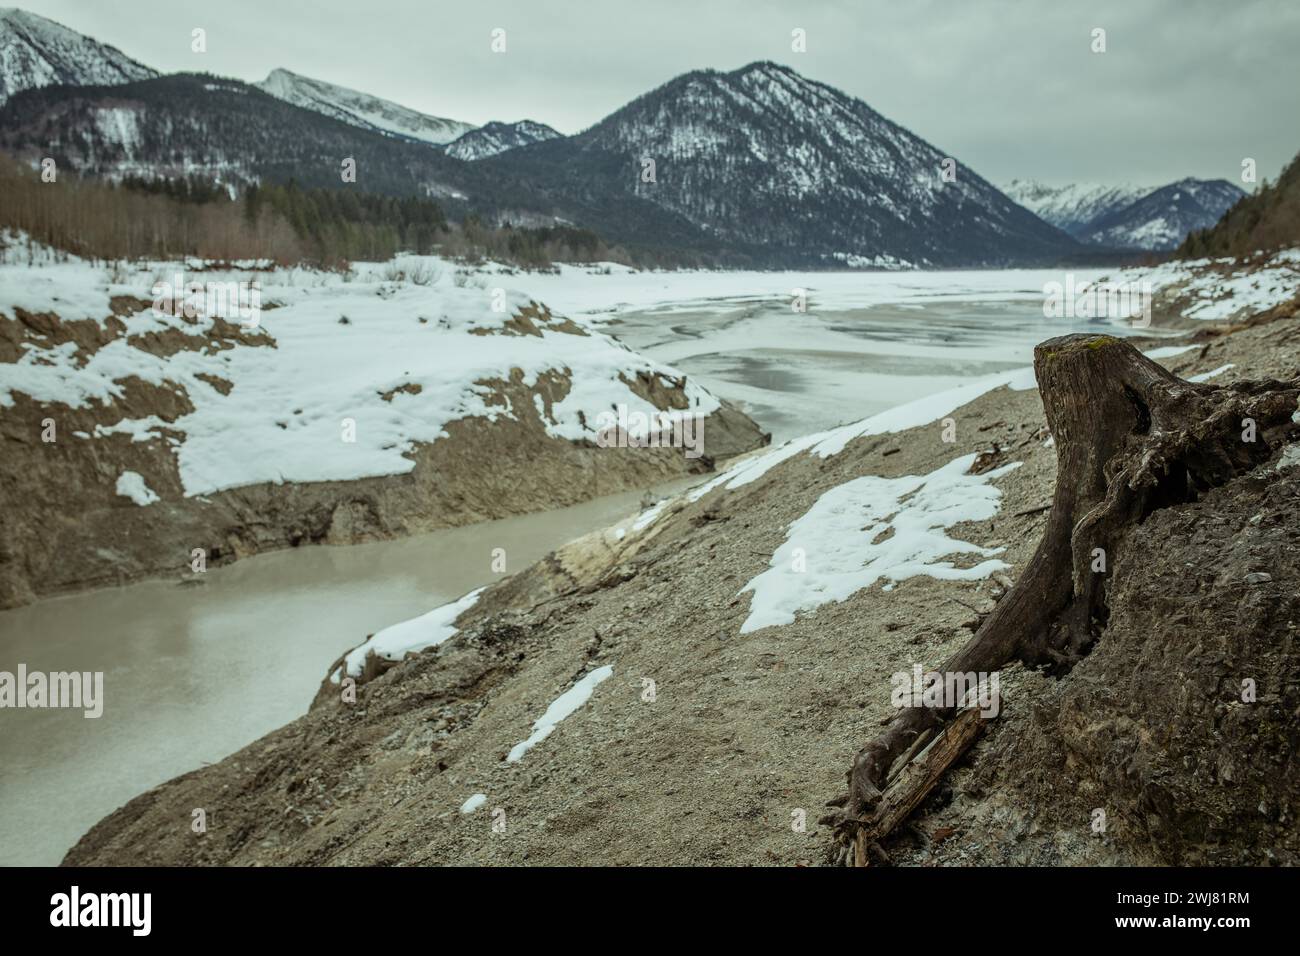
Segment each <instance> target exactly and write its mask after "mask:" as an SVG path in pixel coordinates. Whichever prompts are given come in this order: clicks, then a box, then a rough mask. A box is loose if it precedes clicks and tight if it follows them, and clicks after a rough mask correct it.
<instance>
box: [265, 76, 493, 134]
mask: <svg viewBox="0 0 1300 956" xmlns="http://www.w3.org/2000/svg"><path fill="white" fill-rule="evenodd" d="M255 85H256V86H258V87H259V88H260V89H262V90H265V91H266V92H267V93H270V94H271V95H272V96H274V97H276V98H277V99H281V100H284V101H285V102H287V103H292V104H293V105H294V106H301V107H302V108H303V109H308V110H312V111H314V112H316V113H323V114H324V115H326V116H331V117H333V118H334V119H337V120H342V121H343V122H345V123H348V124H350V125H352V126H359V127H361V128H362V129H369V130H374V131H376V132H379V133H386V134H388V135H390V136H401V137H403V138H405V139H414V140H419V141H421V142H425V143H431V144H433V145H435V146H443V145H445V144H447V143H450V142H451V141H452V140H454V139H456V138H457V137H459V136H461V135H462V134H464V133H467V132H469V131H470V130H472V129H474V125H473V124H472V123H462V122H460V121H459V120H453V119H444V118H443V117H441V116H429V115H428V114H427V113H420V112H418V111H416V110H413V109H410V108H409V107H405V106H402V105H401V104H399V103H394V102H392V101H391V100H384V99H380V98H379V97H377V96H371V95H370V94H369V93H361V92H358V91H357V90H350V89H348V88H347V87H345V86H336V85H334V84H333V83H326V82H325V81H324V80H313V79H312V78H311V77H307V76H299V75H298V74H297V73H290V72H289V71H288V70H272V71H271V73H270V75H269V76H267V78H266V79H265V80H263V81H262V82H261V83H257V84H255Z"/></svg>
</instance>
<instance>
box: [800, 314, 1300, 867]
mask: <svg viewBox="0 0 1300 956" xmlns="http://www.w3.org/2000/svg"><path fill="white" fill-rule="evenodd" d="M1034 372H1035V375H1036V376H1037V379H1038V387H1039V392H1040V394H1041V396H1042V400H1043V409H1044V412H1045V414H1046V417H1047V424H1048V426H1049V428H1050V429H1051V432H1052V435H1053V436H1054V437H1055V439H1056V461H1057V472H1056V474H1057V479H1056V488H1055V492H1054V494H1053V497H1052V504H1051V513H1050V514H1049V515H1048V521H1047V527H1046V529H1045V530H1044V532H1043V537H1042V540H1041V541H1040V542H1039V545H1038V548H1037V550H1036V551H1035V552H1034V555H1033V557H1032V558H1031V559H1030V561H1029V563H1028V565H1027V566H1026V568H1025V571H1024V573H1023V574H1022V575H1021V576H1020V579H1019V580H1018V581H1017V582H1016V584H1015V586H1014V587H1013V588H1012V589H1011V590H1010V591H1009V592H1008V593H1007V594H1006V595H1005V596H1004V597H1003V598H1002V600H1001V601H1000V602H999V603H998V604H997V606H996V607H995V608H994V610H993V611H992V613H991V614H989V616H988V617H987V618H986V619H985V620H984V622H983V624H982V625H981V626H980V627H979V629H978V630H977V631H976V632H975V634H974V635H973V636H972V637H971V639H970V641H969V642H968V643H967V644H966V645H965V646H964V647H963V648H962V649H961V650H960V651H958V652H957V654H955V655H954V656H953V657H952V659H951V660H949V661H948V662H947V663H946V664H945V665H944V667H943V668H941V671H942V672H943V673H970V672H975V673H983V674H988V673H992V672H995V671H998V670H1000V669H1001V668H1002V667H1004V666H1005V665H1007V664H1008V663H1010V662H1012V661H1017V660H1018V661H1021V662H1023V663H1025V664H1027V665H1029V666H1033V667H1042V668H1045V669H1046V670H1047V671H1048V672H1049V673H1053V674H1058V675H1059V674H1061V673H1064V672H1066V671H1068V670H1069V669H1070V667H1072V666H1073V664H1074V663H1075V662H1076V661H1078V660H1079V659H1080V658H1081V657H1082V656H1083V655H1084V654H1086V653H1087V652H1088V650H1089V649H1090V648H1091V647H1092V645H1093V643H1094V642H1095V641H1096V639H1097V637H1098V636H1099V634H1100V633H1101V631H1102V630H1103V629H1104V628H1105V624H1106V619H1107V605H1106V580H1107V573H1108V571H1109V569H1110V568H1111V567H1113V565H1114V561H1115V558H1116V556H1117V555H1118V554H1119V552H1120V551H1121V550H1122V548H1123V545H1124V540H1125V536H1126V533H1127V531H1128V530H1129V529H1131V528H1132V527H1133V526H1134V525H1136V524H1137V523H1139V522H1140V521H1142V519H1143V518H1145V517H1146V516H1147V515H1148V514H1150V513H1151V512H1152V511H1154V510H1156V509H1157V508H1162V507H1167V506H1169V505H1173V504H1178V503H1181V502H1187V501H1193V500H1195V499H1196V497H1197V496H1198V495H1199V494H1200V493H1202V492H1204V491H1206V490H1207V489H1209V488H1212V487H1216V486H1218V485H1222V484H1224V483H1225V482H1227V481H1229V480H1231V479H1232V478H1233V477H1235V476H1237V475H1240V474H1243V473H1244V472H1246V471H1249V470H1251V469H1252V468H1254V467H1255V466H1256V465H1258V464H1260V463H1261V462H1263V461H1265V460H1267V459H1268V458H1269V457H1271V455H1272V453H1273V446H1274V443H1275V442H1276V441H1277V440H1279V439H1280V438H1281V435H1282V433H1283V432H1284V431H1287V430H1290V429H1294V428H1295V425H1294V424H1293V421H1292V415H1293V414H1294V413H1295V412H1296V405H1297V397H1298V396H1300V379H1297V380H1293V381H1290V382H1276V381H1257V382H1235V383H1232V384H1230V385H1225V386H1215V385H1209V384H1203V383H1193V382H1187V381H1184V380H1182V379H1180V378H1178V377H1177V376H1175V375H1173V374H1172V373H1170V372H1169V371H1167V370H1166V369H1164V368H1163V367H1161V366H1159V365H1157V364H1156V363H1155V362H1153V361H1151V360H1150V359H1148V358H1146V356H1144V355H1142V353H1140V352H1139V351H1138V350H1137V349H1135V348H1133V346H1131V345H1129V344H1128V343H1126V342H1124V341H1123V340H1121V339H1117V338H1115V337H1113V336H1108V335H1080V334H1076V335H1067V336H1062V337H1060V338H1055V339H1050V340H1048V341H1046V342H1043V343H1041V344H1039V345H1038V346H1037V347H1036V348H1035V349H1034ZM955 713H956V708H953V707H948V708H946V709H945V708H943V707H921V706H913V707H907V708H904V709H901V710H900V711H899V712H898V714H897V716H895V717H894V718H893V719H892V720H891V721H890V722H889V724H888V725H886V727H885V729H884V730H883V731H882V732H881V733H880V734H879V736H877V737H876V738H875V739H873V740H871V741H869V742H868V743H867V744H865V745H864V746H863V747H862V748H861V749H860V750H859V751H858V753H857V755H856V757H855V758H854V760H853V765H852V767H851V769H850V770H849V775H848V782H849V789H848V793H846V794H844V795H842V796H841V797H839V798H837V799H835V800H832V801H830V803H829V804H828V806H835V807H839V808H840V809H839V810H838V811H837V812H834V813H832V814H830V815H829V816H827V817H824V818H823V820H822V822H823V823H825V824H827V825H830V826H832V827H834V832H835V837H836V840H837V842H838V845H839V850H838V853H839V855H840V856H841V858H842V857H843V856H844V855H851V858H852V859H853V860H854V861H855V862H859V863H862V862H865V861H866V860H868V859H869V858H870V857H871V856H872V855H873V852H875V853H879V852H881V851H879V850H878V849H875V850H874V851H873V846H874V844H875V843H877V841H879V840H881V839H883V838H884V837H885V836H886V835H887V834H888V833H889V831H890V830H892V829H893V827H894V826H897V825H898V823H900V822H902V821H903V820H904V819H906V816H907V814H909V813H911V812H912V810H914V809H915V807H916V806H917V805H918V804H919V803H920V802H921V799H923V798H924V795H925V793H928V792H929V790H930V788H931V787H933V786H934V784H935V782H937V779H938V777H937V776H935V771H936V770H937V772H938V774H942V773H943V771H944V770H946V768H947V767H948V766H949V765H951V763H952V762H953V761H955V760H956V759H957V758H958V757H959V756H960V754H961V751H962V750H964V749H965V747H966V746H968V745H969V744H970V742H971V741H972V740H973V739H974V736H975V735H976V734H977V733H978V731H979V727H980V722H979V721H975V722H973V723H970V720H971V719H970V718H965V717H963V720H964V721H966V723H963V724H962V727H961V731H960V732H959V733H957V734H956V735H955V736H953V738H952V740H951V741H950V744H951V743H957V742H960V743H962V746H961V747H960V748H955V747H952V746H950V745H946V746H945V747H943V748H941V749H940V750H938V751H937V752H935V753H934V754H933V756H932V757H931V758H930V759H928V760H927V761H926V764H925V767H924V768H921V769H915V770H909V772H908V773H906V774H902V775H899V774H898V773H897V772H896V770H895V768H896V767H904V765H905V764H908V760H909V759H910V758H909V756H908V755H909V754H915V753H916V752H917V751H918V749H919V746H918V745H923V744H924V742H925V741H926V740H928V739H931V738H937V737H938V735H939V733H940V731H941V728H943V727H944V725H945V724H949V723H950V722H951V721H952V720H953V718H954V715H955ZM963 713H969V712H968V711H967V712H963ZM952 731H953V728H952V727H949V734H952ZM945 736H947V735H945ZM944 759H946V762H944ZM932 778H933V779H932ZM886 791H888V798H886Z"/></svg>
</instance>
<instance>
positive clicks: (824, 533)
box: [740, 454, 1020, 634]
mask: <svg viewBox="0 0 1300 956" xmlns="http://www.w3.org/2000/svg"><path fill="white" fill-rule="evenodd" d="M975 458H976V456H975V454H969V455H962V456H961V457H959V458H954V459H953V460H952V461H950V462H949V463H948V464H946V465H944V466H942V467H940V468H938V469H936V470H935V471H932V472H931V473H930V474H928V475H924V476H916V475H906V476H904V477H901V478H879V477H876V476H875V475H866V476H864V477H861V478H855V479H853V480H852V481H849V482H846V483H844V484H842V485H839V486H838V487H835V488H832V489H831V490H830V491H827V492H826V493H825V494H823V495H822V496H821V497H820V498H818V499H817V501H816V503H814V504H813V506H812V508H810V509H809V510H808V512H807V513H806V514H804V515H803V516H802V517H800V518H798V519H796V520H795V521H794V522H793V523H792V524H791V525H790V528H789V531H788V532H787V534H786V540H785V543H784V544H782V545H781V547H779V548H778V549H777V550H776V552H775V553H774V554H773V555H772V560H771V564H770V567H769V568H768V570H766V571H764V572H763V573H762V574H760V575H758V576H757V577H755V578H754V579H753V580H751V581H750V582H749V583H748V584H746V585H745V586H744V587H743V588H741V589H740V593H741V594H744V593H745V592H747V591H752V592H753V595H754V596H753V600H752V603H751V605H750V612H749V617H747V618H746V619H745V623H744V624H742V625H741V627H740V632H741V633H742V634H747V633H749V632H751V631H756V630H758V629H759V628H763V627H774V626H778V625H783V624H790V623H792V622H793V621H794V619H795V614H796V613H797V612H800V611H811V610H813V609H815V608H818V607H820V606H821V605H823V604H827V603H829V602H831V601H844V600H846V599H847V598H848V597H850V596H851V595H853V594H855V593H856V592H858V591H860V590H862V589H863V588H867V587H870V586H871V585H872V584H874V583H876V582H877V581H881V580H885V581H889V582H897V581H903V580H906V579H907V578H912V577H916V576H917V575H926V576H929V577H932V578H938V579H940V580H945V581H975V580H979V579H980V578H985V577H988V576H989V575H991V574H993V573H994V572H996V571H1001V570H1003V569H1005V568H1007V567H1008V565H1007V564H1006V562H1004V561H1000V560H997V559H996V558H993V556H994V555H997V554H1000V553H1001V552H1002V551H1003V550H1005V549H1003V548H983V547H980V546H979V545H975V544H971V543H969V542H966V541H959V540H957V539H954V538H950V537H948V535H947V534H946V533H945V532H946V530H947V529H948V528H951V527H952V526H953V525H955V524H959V523H961V522H963V521H984V520H987V519H988V518H991V517H992V516H993V515H994V514H996V513H997V510H998V504H999V502H1000V500H1001V497H1002V493H1001V492H1000V491H999V490H998V489H997V488H996V487H995V486H993V485H992V484H990V482H992V481H993V480H994V479H996V478H1000V477H1002V476H1003V475H1005V474H1008V473H1009V472H1011V471H1013V470H1014V469H1016V468H1018V467H1020V463H1019V462H1013V463H1011V464H1008V465H1004V466H1002V467H1001V468H996V469H994V470H992V471H988V472H985V473H984V474H982V475H970V474H967V473H966V471H967V469H968V468H970V466H971V464H972V463H973V462H974V461H975ZM957 554H977V555H979V556H981V557H984V558H988V559H989V560H985V561H981V562H979V563H978V564H975V565H973V566H972V567H967V568H959V567H957V566H955V565H954V564H953V563H952V562H951V561H943V560H940V559H942V558H944V557H947V556H949V555H957Z"/></svg>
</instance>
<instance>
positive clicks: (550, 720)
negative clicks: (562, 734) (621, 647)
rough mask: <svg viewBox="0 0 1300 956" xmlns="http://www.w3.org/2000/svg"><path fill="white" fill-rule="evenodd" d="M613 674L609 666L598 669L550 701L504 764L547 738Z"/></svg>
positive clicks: (511, 750)
mask: <svg viewBox="0 0 1300 956" xmlns="http://www.w3.org/2000/svg"><path fill="white" fill-rule="evenodd" d="M613 673H614V668H613V667H612V666H611V665H609V664H606V665H605V666H604V667H598V668H596V669H595V670H594V671H592V672H591V673H589V674H587V676H586V677H584V678H583V679H582V680H580V681H578V682H577V683H576V684H574V685H573V686H572V687H570V688H569V689H568V690H566V691H565V692H564V693H563V694H561V695H560V696H559V697H557V698H556V699H555V700H554V701H552V702H551V706H549V707H547V708H546V713H544V714H542V716H541V717H539V718H538V719H537V721H536V722H535V723H534V724H533V732H532V734H531V735H530V736H529V737H528V739H527V740H524V741H521V742H520V743H517V744H515V745H514V747H512V748H511V749H510V753H508V754H506V763H516V762H518V761H519V760H520V759H521V758H522V757H523V755H524V754H526V753H528V751H530V750H532V749H533V748H534V747H536V746H537V745H538V744H539V743H541V742H542V741H543V740H545V739H546V738H547V737H549V736H550V735H551V731H553V730H555V727H556V725H557V724H559V722H560V721H562V720H564V718H566V717H568V716H569V715H570V714H572V713H573V712H574V711H576V710H577V709H578V708H579V707H581V706H582V705H583V704H585V703H586V702H587V701H588V700H590V699H591V694H592V691H594V690H595V689H596V685H597V684H599V683H601V682H602V681H605V680H608V679H609V677H610V676H611V675H612V674H613Z"/></svg>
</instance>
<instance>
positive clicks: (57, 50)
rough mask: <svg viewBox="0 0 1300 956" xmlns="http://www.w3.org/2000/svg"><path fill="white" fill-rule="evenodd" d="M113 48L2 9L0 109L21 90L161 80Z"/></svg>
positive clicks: (42, 19) (22, 13) (28, 15)
mask: <svg viewBox="0 0 1300 956" xmlns="http://www.w3.org/2000/svg"><path fill="white" fill-rule="evenodd" d="M157 75H158V74H157V72H156V71H154V70H151V69H150V68H149V67H147V66H144V65H143V64H140V63H137V62H136V61H135V60H133V59H131V58H130V57H129V56H127V55H126V54H124V53H122V52H121V51H120V50H118V49H116V48H115V47H111V46H108V45H107V44H104V43H99V42H97V41H95V40H92V39H91V38H90V37H87V36H82V35H81V34H80V33H77V32H76V31H75V30H69V29H68V28H67V27H65V26H62V25H61V24H58V23H55V22H54V21H53V20H47V19H46V18H45V17H38V16H37V15H36V14H34V13H28V12H27V11H26V10H19V9H17V8H16V7H9V8H7V9H0V104H3V103H4V102H5V101H6V100H8V99H9V97H11V96H13V95H14V94H15V93H18V92H20V91H22V90H30V89H36V88H39V87H42V86H52V85H54V84H56V83H66V84H69V85H72V86H89V85H103V86H112V85H115V84H118V83H129V82H131V81H132V80H144V79H148V78H149V77H151V76H157Z"/></svg>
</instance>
